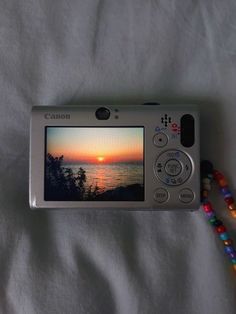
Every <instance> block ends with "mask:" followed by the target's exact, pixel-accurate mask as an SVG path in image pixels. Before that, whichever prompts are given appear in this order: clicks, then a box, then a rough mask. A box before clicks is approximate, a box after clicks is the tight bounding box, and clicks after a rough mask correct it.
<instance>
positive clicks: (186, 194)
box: [179, 189, 194, 204]
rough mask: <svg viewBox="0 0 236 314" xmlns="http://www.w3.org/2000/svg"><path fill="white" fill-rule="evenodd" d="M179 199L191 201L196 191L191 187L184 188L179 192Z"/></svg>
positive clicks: (185, 201) (183, 201)
mask: <svg viewBox="0 0 236 314" xmlns="http://www.w3.org/2000/svg"><path fill="white" fill-rule="evenodd" d="M179 199H180V201H181V202H182V203H186V204H187V203H191V202H192V201H193V199H194V193H193V191H192V190H190V189H182V190H181V191H180V193H179Z"/></svg>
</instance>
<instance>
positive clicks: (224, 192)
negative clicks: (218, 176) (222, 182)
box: [220, 186, 230, 195]
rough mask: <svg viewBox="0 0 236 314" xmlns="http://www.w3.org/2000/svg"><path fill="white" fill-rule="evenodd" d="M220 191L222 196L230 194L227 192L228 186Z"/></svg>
mask: <svg viewBox="0 0 236 314" xmlns="http://www.w3.org/2000/svg"><path fill="white" fill-rule="evenodd" d="M220 191H221V193H222V194H224V195H225V194H227V193H230V190H229V187H228V186H225V187H223V188H221V189H220Z"/></svg>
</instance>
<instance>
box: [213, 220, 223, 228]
mask: <svg viewBox="0 0 236 314" xmlns="http://www.w3.org/2000/svg"><path fill="white" fill-rule="evenodd" d="M212 224H213V226H215V227H218V226H221V225H223V222H222V221H221V220H219V219H216V221H214V222H213V223H212Z"/></svg>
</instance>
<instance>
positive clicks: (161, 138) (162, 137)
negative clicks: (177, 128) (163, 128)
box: [153, 132, 168, 147]
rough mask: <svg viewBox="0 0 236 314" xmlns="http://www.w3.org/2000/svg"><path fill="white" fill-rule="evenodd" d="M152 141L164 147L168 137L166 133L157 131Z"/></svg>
mask: <svg viewBox="0 0 236 314" xmlns="http://www.w3.org/2000/svg"><path fill="white" fill-rule="evenodd" d="M153 143H154V145H156V146H157V147H164V146H166V144H167V143H168V137H167V135H166V134H164V133H162V132H159V133H157V134H155V135H154V137H153Z"/></svg>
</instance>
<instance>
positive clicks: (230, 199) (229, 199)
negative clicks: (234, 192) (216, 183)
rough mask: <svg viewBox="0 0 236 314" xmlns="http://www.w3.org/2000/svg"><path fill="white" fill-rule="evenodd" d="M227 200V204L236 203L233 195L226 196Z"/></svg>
mask: <svg viewBox="0 0 236 314" xmlns="http://www.w3.org/2000/svg"><path fill="white" fill-rule="evenodd" d="M225 202H226V204H227V205H231V204H233V203H234V199H233V197H225Z"/></svg>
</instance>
